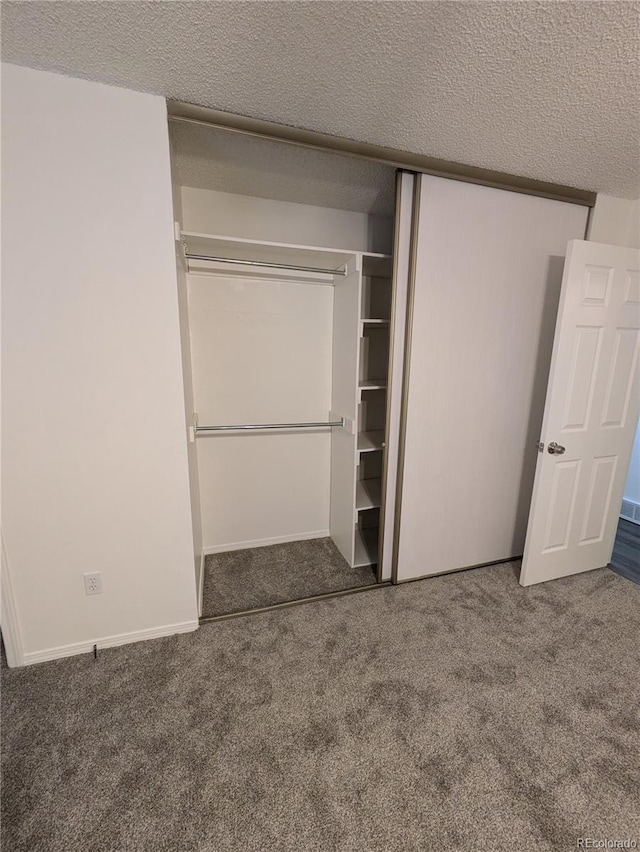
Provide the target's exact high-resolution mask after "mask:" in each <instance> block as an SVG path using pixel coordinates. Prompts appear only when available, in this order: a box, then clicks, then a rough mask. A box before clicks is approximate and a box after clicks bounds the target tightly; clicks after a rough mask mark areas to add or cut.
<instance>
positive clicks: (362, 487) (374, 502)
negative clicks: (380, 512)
mask: <svg viewBox="0 0 640 852" xmlns="http://www.w3.org/2000/svg"><path fill="white" fill-rule="evenodd" d="M381 495H382V482H381V480H380V479H360V480H358V482H357V483H356V509H357V510H358V512H361V511H364V510H365V509H378V508H380V503H381V499H380V498H381Z"/></svg>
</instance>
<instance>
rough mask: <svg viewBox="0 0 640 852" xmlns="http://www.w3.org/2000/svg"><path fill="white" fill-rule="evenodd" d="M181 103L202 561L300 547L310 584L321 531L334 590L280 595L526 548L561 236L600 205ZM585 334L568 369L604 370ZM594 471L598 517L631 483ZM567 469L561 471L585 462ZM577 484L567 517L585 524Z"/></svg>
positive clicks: (572, 194) (258, 570)
mask: <svg viewBox="0 0 640 852" xmlns="http://www.w3.org/2000/svg"><path fill="white" fill-rule="evenodd" d="M173 113H174V115H173V118H172V122H171V124H172V136H173V144H174V148H175V159H176V163H177V168H176V174H177V181H178V183H180V184H181V186H180V187H179V188H177V189H176V192H175V195H176V198H177V199H178V200H179V203H178V204H177V206H176V221H177V223H178V224H177V230H176V246H177V249H178V252H177V253H178V259H179V267H180V281H181V285H180V288H181V294H182V296H181V315H182V317H183V351H184V355H185V385H186V386H187V394H186V396H187V403H186V411H187V417H188V421H189V428H190V434H191V444H190V447H191V459H192V463H191V471H192V483H194V482H196V480H197V487H194V488H193V491H192V500H193V506H194V519H195V520H194V537H195V540H196V542H197V541H201V542H202V543H203V554H204V556H203V558H204V559H205V560H212V559H215V558H216V557H217V556H218V555H219V554H221V553H222V554H225V553H226V554H227V557H225V558H227V559H230V560H231V562H232V563H233V564H232V569H233V570H232V571H231V572H230V576H231V577H232V580H233V582H236V583H237V584H242V583H244V582H246V580H247V578H248V576H249V574H250V573H251V570H250V568H251V565H250V563H252V562H253V565H254V569H255V571H254V575H257V574H261V576H263V578H264V577H265V576H266V572H267V569H268V568H269V564H268V563H269V562H274V561H277V559H276V557H278V552H277V551H276V550H275V547H280V546H285V545H287V544H291V545H295V548H298V549H295V548H294V549H293V550H292V551H291V553H292V554H293V556H292V558H291V559H289V561H288V562H287V560H286V559H285V560H284V564H285V569H284V573H287V572H289V573H291V575H293V574H295V571H296V570H298V569H300V568H301V566H302V568H304V565H303V563H305V559H306V557H305V556H304V553H303V549H301V545H300V543H304V542H305V541H309V542H314V541H315V542H316V543H318V542H320V543H321V545H318V546H321V547H322V548H324V550H323V551H322V552H321V553H319V560H318V565H322V566H324V568H322V570H321V571H320V573H322V571H325V573H327V574H328V575H331V577H332V579H331V580H330V583H329V586H330V588H329V587H328V586H326V587H324V588H311V589H310V590H309V592H308V594H305V593H303V592H301V591H300V589H297V590H293V591H292V592H290V593H289V597H288V599H287V600H293V599H296V598H301V597H302V598H304V597H316V596H318V595H323V594H329V593H332V592H341V591H342V592H344V591H352V590H355V589H361V588H373V587H375V586H376V585H380V584H381V583H385V582H390V581H391V582H394V583H395V582H404V581H408V580H414V579H419V578H422V577H427V576H431V575H434V574H441V573H448V572H451V571H457V570H462V569H465V568H469V567H474V566H478V565H486V564H488V563H491V562H503V561H508V560H511V559H517V558H520V557H521V556H522V554H523V552H524V546H525V536H526V534H527V523H528V519H529V514H530V507H531V498H532V490H533V484H534V476H537V473H536V471H537V470H539V469H540V453H541V452H542V450H541V449H540V448H541V446H542V443H541V434H542V428H543V414H544V411H545V399H546V396H547V384H548V381H549V376H550V367H551V363H552V353H553V347H554V338H557V335H556V320H557V318H558V317H559V304H560V305H562V303H561V301H560V297H561V287H564V286H565V285H564V284H563V268H564V266H565V256H566V254H567V246H568V244H570V243H571V241H581V242H582V243H584V240H585V236H586V231H587V225H588V212H589V206H590V204H593V201H594V198H593V197H592V196H590V194H589V193H584V192H581V191H578V190H571V189H568V188H566V187H564V188H563V187H557V188H554V187H550V186H547V185H545V186H533V183H532V182H527V181H525V180H524V179H514V181H513V185H511V186H509V185H508V181H505V184H507V185H501V181H500V180H499V176H498V177H495V176H493V178H492V176H490V175H481V174H479V173H478V172H477V170H476V171H475V172H474V170H472V169H470V170H469V175H468V179H467V177H466V176H465V175H464V174H462V173H460V174H457V175H455V176H453V177H451V176H447V177H444V176H436V175H432V174H426V173H422V172H420V171H415V172H413V171H411V170H408V169H407V170H404V169H400V170H396V169H395V168H392V167H391V166H389V165H381V164H378V163H375V162H371V161H370V160H366V159H359V158H358V157H357V156H351V157H347V156H344V155H343V154H338V153H335V152H333V151H327V150H324V149H323V148H322V146H321V140H319V139H317V138H316V136H314V134H306V133H305V132H302V131H300V132H298V131H296V132H295V135H296V139H295V140H294V139H292V138H289V142H293V143H294V144H285V143H284V142H282V143H280V142H276V141H274V139H268V138H262V137H261V136H260V128H259V129H258V130H255V131H254V129H253V124H252V122H250V121H249V120H245V119H241V118H236V119H230V122H231V124H232V125H233V124H234V121H235V124H236V125H237V126H236V128H235V130H236V131H238V130H239V131H240V132H231V131H227V130H223V129H221V128H220V127H217V128H216V127H215V126H206V115H205V114H206V113H207V111H206V110H200V109H199V108H195V107H188V106H184V105H177V106H174V107H173ZM203 116H205V118H204V120H201V118H202V117H203ZM215 119H216V115H215V114H214V115H213V120H214V121H215ZM245 124H246V125H247V127H246V128H245ZM258 124H260V123H259V122H258ZM262 124H264V123H262ZM249 125H250V126H249ZM272 130H273V127H272V126H267V127H266V130H265V132H266V133H270V132H271V131H272ZM245 131H247V132H245ZM273 132H274V133H275V131H273ZM252 133H253V135H252ZM283 133H284V135H285V136H287V134H288V136H289V137H292V136H293V135H294V132H293V131H287V129H286V128H284V129H283ZM343 143H344V140H342V141H341V140H338V141H337V147H340V146H341V145H342V146H343V147H344V146H345V145H346V143H344V144H343ZM305 146H312V147H305ZM369 153H370V154H371V156H373V157H374V158H375V157H376V156H378V154H379V151H377V150H374V151H370V152H369ZM382 153H384V152H382ZM409 159H410V158H409ZM414 159H416V158H414ZM445 165H446V164H445ZM450 165H451V164H450ZM460 171H461V170H460ZM487 184H491V185H487ZM584 244H585V245H586V243H584ZM576 256H577V255H576ZM580 256H582V255H580ZM585 256H586V255H585ZM603 256H607V257H608V255H606V253H605V255H603ZM612 257H613V255H612ZM617 262H618V261H617V260H616V261H615V263H617ZM620 262H621V263H622V261H620ZM625 262H626V261H625ZM634 262H635V261H634ZM612 263H614V261H612ZM614 265H615V264H614ZM603 269H604V267H602V269H601V267H600V266H598V264H595V265H593V264H592V265H591V266H588V272H587V273H586V274H587V275H588V276H591V278H589V280H588V282H587V284H585V287H587V289H588V290H589V292H591V291H593V292H594V293H596V294H600V295H597V299H596V296H592V295H591V296H589V298H588V299H587V301H586V302H585V305H587V306H593V305H595V304H596V302H597V303H598V304H600V302H602V304H603V305H604V306H605V307H606V305H605V302H606V299H605V296H602V295H601V290H602V287H603V286H604V285H602V283H598V284H597V286H596V284H595V283H593V282H595V281H596V280H597V282H601V281H604V280H605V278H606V276H605V273H604V272H603V271H602V270H603ZM612 269H613V266H612ZM594 270H595V271H594ZM616 274H617V273H616ZM621 274H622V273H621ZM624 274H629V275H631V276H632V278H633V275H636V273H635V272H628V273H624ZM611 275H613V272H611ZM565 278H566V276H565ZM574 278H575V275H574ZM576 280H577V279H576ZM607 280H608V279H607ZM629 280H632V279H631V278H630V279H629ZM635 280H636V279H635V278H633V281H635ZM589 282H591V283H589ZM572 286H578V285H572ZM616 286H617V285H616ZM624 286H627V285H623V284H620V288H622V289H621V290H620V292H621V293H622V292H623V290H624ZM634 286H635V285H634ZM629 288H631V290H632V289H633V287H632V285H631V284H629V285H628V288H627V289H629ZM631 290H629V292H631ZM585 292H586V291H585ZM603 292H604V293H605V295H606V292H608V291H606V288H605V290H604V291H603ZM624 292H626V291H624ZM634 292H635V291H634ZM572 298H574V297H573V296H572ZM575 298H578V297H577V296H576V297H575ZM616 298H617V296H616ZM621 298H622V297H621ZM629 298H631V297H629ZM594 299H595V301H594ZM603 299H604V302H603V301H602V300H603ZM598 300H600V301H598ZM627 301H628V299H627ZM594 327H595V326H594ZM589 328H590V326H589ZM625 329H626V326H625ZM623 331H624V329H623ZM627 331H629V330H628V329H627V330H626V331H625V334H626V333H627ZM589 334H591V337H589V335H587V334H586V333H585V332H584V329H583V328H582V326H580V327H579V329H578V337H577V338H576V342H575V347H574V349H573V350H572V349H571V347H572V346H573V344H571V343H569V344H567V345H566V347H565V348H566V349H567V351H569V352H571V351H574V356H571V357H575V359H577V360H576V362H575V363H576V364H578V360H580V367H579V370H578V367H576V368H575V369H574V368H573V367H571V369H570V370H569V367H567V369H568V370H569V373H570V374H571V375H574V374H575V375H576V376H578V375H581V376H583V375H584V376H588V375H590V371H592V368H593V370H595V369H596V368H598V367H597V362H598V357H599V355H598V353H599V350H598V352H596V351H595V350H594V351H593V352H592V355H593V359H594V360H593V365H592V366H590V365H589V363H586V361H588V358H589V357H591V356H590V355H589V352H591V349H589V347H588V346H586V344H585V343H584V340H587V339H588V340H592V339H594V340H595V339H596V337H595V333H593V334H592V333H591V332H589ZM580 335H582V337H580ZM627 336H628V337H629V340H631V337H632V335H631V332H629V334H628V335H627ZM634 339H635V338H634ZM185 340H187V341H188V345H186V346H185ZM624 340H625V341H626V340H627V338H626V337H625V338H624ZM590 345H591V344H590ZM610 345H611V346H613V344H609V343H607V346H610ZM616 345H618V344H616ZM620 345H622V344H620ZM625 345H627V344H626V343H625ZM630 345H631V344H629V346H630ZM603 351H604V350H603ZM607 351H608V350H607ZM616 351H617V350H616ZM620 351H622V350H620ZM624 351H625V352H626V351H627V350H626V349H625V350H624ZM634 351H635V350H634ZM629 352H631V349H629ZM607 357H609V356H608V355H607ZM616 357H617V356H616ZM620 357H622V356H620ZM625 357H626V356H625ZM629 358H631V355H629ZM585 359H586V360H585ZM583 361H584V362H585V363H582V362H583ZM633 363H635V362H633ZM629 365H630V366H629V371H631V372H629V382H630V383H632V381H633V369H635V368H633V369H632V366H633V365H632V363H631V361H629ZM574 366H575V365H574ZM598 369H599V368H598ZM603 369H604V368H603ZM571 371H573V372H571ZM187 377H188V380H187ZM605 379H606V377H605V378H603V379H602V381H603V382H604V381H605ZM580 381H581V382H582V383H583V384H582V385H581V386H580V388H579V389H577V390H576V391H575V393H576V394H578V396H576V400H578V402H580V401H581V400H582V402H584V406H587V408H588V405H587V404H588V401H589V399H590V398H591V397H590V396H589V392H588V387H589V385H588V382H589V381H591V380H590V379H589V380H587V379H582V378H581V379H580ZM599 381H600V380H599ZM606 381H609V382H611V381H613V379H611V378H609V379H606ZM625 387H626V385H625ZM629 387H631V384H629ZM189 388H190V390H189ZM616 392H617V391H616ZM190 393H191V394H192V398H190ZM612 393H613V391H612ZM620 393H622V391H620ZM625 393H626V392H625ZM623 396H624V395H623ZM627 397H628V398H629V399H631V398H633V397H632V396H629V394H627V396H625V397H624V398H625V399H626V398H627ZM578 402H576V405H578ZM582 402H580V404H581V405H582ZM589 404H590V403H589ZM572 405H573V403H572ZM587 408H585V411H584V412H583V413H584V422H585V424H586V423H587V421H588V415H589V412H588V410H587ZM625 410H626V409H625ZM589 416H590V415H589ZM594 416H595V415H594ZM625 416H626V415H625ZM622 419H624V418H622ZM622 419H621V424H622ZM572 428H573V427H572ZM581 428H582V427H581ZM585 428H586V427H585ZM621 428H622V425H621ZM569 431H571V430H569ZM554 440H557V439H556V438H554ZM631 440H632V436H631V437H630V441H631ZM624 441H626V437H625V439H624ZM624 441H623V442H622V443H624ZM622 443H621V446H622ZM624 446H625V448H626V443H625V444H624ZM628 449H629V452H630V444H629V448H628ZM624 452H626V449H624ZM623 456H624V453H623V454H622V455H621V456H620V459H621V461H620V465H619V467H624V466H625V465H624V458H623ZM545 458H546V457H545ZM607 458H609V456H607ZM592 463H593V464H595V467H594V470H595V471H596V473H597V471H600V474H598V476H599V478H598V477H597V476H596V474H595V473H594V474H593V475H594V476H596V478H595V479H593V482H592V483H591V485H589V484H588V482H587V481H586V478H585V479H584V482H583V481H582V480H581V481H580V482H579V483H578V479H577V478H576V477H574V480H575V488H576V489H578V487H579V488H580V489H581V494H582V496H581V498H580V500H579V501H578V503H577V504H576V505H579V506H580V507H581V508H580V511H581V512H583V511H587V512H591V514H590V515H589V518H591V517H592V516H593V517H595V514H594V513H595V512H596V508H597V507H598V506H601V507H605V506H608V505H609V503H610V502H612V501H613V502H614V503H615V502H616V500H617V490H616V489H617V488H618V484H617V480H616V482H615V483H614V482H613V479H612V481H611V482H612V484H611V487H610V488H609V485H607V482H605V478H604V474H602V470H604V467H603V463H601V461H598V459H596V460H595V461H593V460H591V459H587V460H586V461H585V462H584V466H585V470H586V469H587V468H589V466H590V465H592ZM558 464H559V468H558V470H559V473H558V474H557V475H558V476H559V477H561V476H562V475H564V474H562V471H563V470H565V468H566V470H574V468H575V470H578V469H579V467H580V465H579V464H578V463H577V462H575V463H574V462H569V461H565V460H562V461H560V462H558ZM562 465H564V466H565V467H562ZM571 465H573V467H571ZM598 465H600V466H599V467H598ZM614 467H615V465H613V463H611V464H609V468H611V469H613V468H614ZM609 468H607V470H609ZM589 469H590V468H589ZM576 476H577V475H576ZM562 481H563V482H565V481H568V474H567V475H566V476H565V479H564V480H562ZM572 481H573V480H572ZM558 487H560V486H558ZM563 487H564V486H563ZM572 487H573V486H572ZM589 489H590V490H589ZM607 489H609V490H608V491H607ZM565 490H566V489H565ZM587 491H588V492H589V493H588V494H587ZM583 492H584V493H583ZM605 492H606V493H605ZM559 493H560V492H558V494H559ZM576 493H577V492H576ZM563 494H564V492H563ZM554 495H555V496H554V498H553V499H554V500H555V499H556V497H557V495H556V494H555V492H554ZM565 497H566V499H565ZM570 498H571V495H570V494H568V492H567V494H566V495H564V497H563V500H564V503H563V508H562V512H561V515H562V517H560V516H558V518H555V519H552V520H553V524H552V526H553V529H554V530H555V529H556V527H557V528H558V529H559V528H560V526H562V524H563V523H564V520H566V524H565V526H566V527H567V529H568V528H569V525H570V524H574V526H575V524H577V523H578V521H575V523H574V519H573V514H572V513H573V509H572V508H571V507H572V506H573V505H574V503H573V502H572V500H573V498H571V499H570ZM596 498H597V499H596ZM558 499H559V498H558ZM594 501H595V502H594ZM596 503H597V506H596ZM558 505H559V504H558ZM585 506H591V509H585V508H584V507H585ZM540 511H542V510H540ZM604 511H605V508H602V512H604ZM198 513H200V517H201V525H202V533H199V532H198V529H199V524H200V521H199V520H198V518H197V516H198ZM596 514H597V513H596ZM565 515H566V518H565ZM598 517H599V516H598ZM563 518H564V520H563ZM580 523H582V521H580ZM585 523H586V521H585ZM589 524H590V527H589V528H590V529H591V527H593V528H595V524H596V522H595V521H593V520H591V521H589ZM603 528H604V527H603ZM554 536H555V533H554ZM605 544H606V542H605ZM270 545H274V549H272V550H271V551H270V552H271V557H267V556H265V555H264V554H265V550H264V548H268V547H269V546H270ZM329 545H330V546H329ZM555 546H556V545H554V547H555ZM563 546H564V545H563ZM601 550H602V552H604V551H605V550H606V547H605V545H604V544H603V545H602V547H601ZM233 553H241V554H243V555H241V556H237V557H229V556H228V555H229V554H233ZM582 553H586V550H584V549H583V551H582ZM261 554H262V555H261ZM336 554H338V557H336ZM278 558H279V557H278ZM580 558H581V557H580V553H579V552H578V555H577V556H576V560H577V562H576V564H577V565H578V567H577V568H576V569H575V570H581V569H580V567H579V565H580ZM234 560H236V561H235V562H234ZM207 564H210V563H207ZM332 566H333V567H332ZM307 567H308V566H307ZM329 569H331V570H329ZM334 569H335V570H334ZM207 570H208V569H207ZM583 570H584V569H583ZM332 571H333V573H332ZM204 573H206V572H204ZM200 575H201V576H202V575H203V572H202V571H200ZM312 585H313V584H312ZM214 587H215V583H214V585H213V586H212V588H214ZM221 589H222V586H221V585H219V586H218V594H219V595H222V591H221ZM215 594H216V592H215V588H214V592H213V596H214V597H215ZM206 596H207V595H206V593H205V597H206ZM222 596H224V595H222ZM285 597H286V595H285V596H284V597H283V596H281V598H282V601H281V602H286V601H285V599H284V598H285ZM273 602H274V601H273V600H272V601H271V603H273ZM252 606H258V603H256V602H255V601H254V602H253V603H252ZM205 609H206V608H205Z"/></svg>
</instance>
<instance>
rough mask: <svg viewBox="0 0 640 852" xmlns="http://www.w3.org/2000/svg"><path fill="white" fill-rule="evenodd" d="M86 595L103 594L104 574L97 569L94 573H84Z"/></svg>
mask: <svg viewBox="0 0 640 852" xmlns="http://www.w3.org/2000/svg"><path fill="white" fill-rule="evenodd" d="M82 576H83V578H84V593H85V595H101V594H102V574H101V573H100V571H96V572H95V573H93V574H83V575H82Z"/></svg>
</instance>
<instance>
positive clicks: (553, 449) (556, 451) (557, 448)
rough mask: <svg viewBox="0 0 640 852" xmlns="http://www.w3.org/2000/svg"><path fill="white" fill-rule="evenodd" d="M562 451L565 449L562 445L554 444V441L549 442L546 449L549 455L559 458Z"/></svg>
mask: <svg viewBox="0 0 640 852" xmlns="http://www.w3.org/2000/svg"><path fill="white" fill-rule="evenodd" d="M564 451H565V447H563V446H562V444H556V442H555V441H551V443H550V444H549V446H548V447H547V452H549V453H551V455H552V456H561V455H562V454H563V453H564Z"/></svg>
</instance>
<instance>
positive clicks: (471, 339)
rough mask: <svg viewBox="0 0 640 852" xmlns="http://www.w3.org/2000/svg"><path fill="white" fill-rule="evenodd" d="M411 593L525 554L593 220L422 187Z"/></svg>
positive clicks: (410, 460) (490, 193)
mask: <svg viewBox="0 0 640 852" xmlns="http://www.w3.org/2000/svg"><path fill="white" fill-rule="evenodd" d="M417 181H418V193H419V197H418V198H417V199H416V204H415V211H414V212H415V217H416V220H415V221H414V233H415V246H414V248H415V254H414V257H413V286H412V294H411V300H410V301H411V305H410V310H409V314H410V321H409V325H408V329H407V338H408V339H407V352H408V358H407V374H406V375H405V383H406V393H405V399H404V405H405V410H404V413H403V432H402V435H403V437H402V438H401V440H400V446H401V457H400V473H399V476H400V489H399V490H400V497H401V499H400V501H399V503H400V506H399V509H397V510H396V511H399V514H400V518H399V529H398V531H397V536H396V554H395V563H396V579H397V580H398V581H403V580H409V579H413V578H417V577H424V576H428V575H432V574H439V573H443V572H447V571H455V570H458V569H460V568H468V567H470V566H472V565H480V564H484V563H487V562H497V561H503V560H508V559H511V558H513V557H515V556H517V557H520V556H522V552H523V548H524V540H525V533H526V528H527V517H528V514H529V505H530V502H531V492H532V489H533V479H534V475H535V467H536V461H537V453H536V449H535V442H536V441H537V440H538V436H539V435H540V427H541V424H542V414H543V410H544V398H545V391H546V386H547V379H548V376H549V364H550V362H551V352H552V349H553V333H554V328H555V321H556V311H557V306H558V299H559V296H560V285H561V282H562V267H563V263H564V255H565V252H566V248H567V242H568V241H569V240H572V239H576V238H581V237H582V236H584V231H585V226H586V221H587V208H585V207H580V206H578V205H576V204H568V203H566V202H562V201H552V200H551V199H548V198H536V197H534V196H531V195H522V194H520V193H517V192H505V191H504V190H500V189H493V188H491V187H486V186H476V185H473V184H468V183H463V182H462V181H455V180H447V179H445V178H438V177H432V176H430V175H421V176H420V177H419V178H417Z"/></svg>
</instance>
